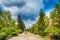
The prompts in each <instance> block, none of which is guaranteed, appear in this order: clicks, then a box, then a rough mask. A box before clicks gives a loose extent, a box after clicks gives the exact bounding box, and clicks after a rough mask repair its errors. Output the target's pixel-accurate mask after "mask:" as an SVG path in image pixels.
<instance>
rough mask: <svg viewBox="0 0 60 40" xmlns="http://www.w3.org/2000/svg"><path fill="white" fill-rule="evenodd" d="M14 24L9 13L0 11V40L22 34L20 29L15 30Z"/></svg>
mask: <svg viewBox="0 0 60 40" xmlns="http://www.w3.org/2000/svg"><path fill="white" fill-rule="evenodd" d="M15 23H16V22H15V20H14V19H12V17H11V13H10V12H9V11H3V12H1V11H0V40H5V39H6V37H12V36H16V35H17V34H18V33H22V30H21V29H19V30H18V29H16V27H17V25H16V24H15ZM23 26H24V25H23Z"/></svg>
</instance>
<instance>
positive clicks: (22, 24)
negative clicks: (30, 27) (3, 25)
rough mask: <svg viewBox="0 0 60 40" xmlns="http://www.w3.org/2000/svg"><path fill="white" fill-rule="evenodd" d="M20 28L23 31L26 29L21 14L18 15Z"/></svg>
mask: <svg viewBox="0 0 60 40" xmlns="http://www.w3.org/2000/svg"><path fill="white" fill-rule="evenodd" d="M18 29H20V30H22V31H24V29H25V25H24V23H23V21H22V19H21V16H20V15H18Z"/></svg>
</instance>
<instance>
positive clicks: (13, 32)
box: [2, 27, 17, 36]
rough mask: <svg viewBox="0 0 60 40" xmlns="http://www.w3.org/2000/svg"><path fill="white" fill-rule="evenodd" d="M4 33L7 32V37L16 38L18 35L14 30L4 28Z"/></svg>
mask: <svg viewBox="0 0 60 40" xmlns="http://www.w3.org/2000/svg"><path fill="white" fill-rule="evenodd" d="M2 31H3V32H6V34H7V35H11V36H15V35H17V32H16V30H15V29H14V28H10V27H9V28H4V29H2Z"/></svg>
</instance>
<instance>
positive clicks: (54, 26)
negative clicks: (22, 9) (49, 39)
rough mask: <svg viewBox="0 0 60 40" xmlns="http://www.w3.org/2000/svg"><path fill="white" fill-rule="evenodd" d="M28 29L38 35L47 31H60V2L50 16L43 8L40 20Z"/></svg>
mask: <svg viewBox="0 0 60 40" xmlns="http://www.w3.org/2000/svg"><path fill="white" fill-rule="evenodd" d="M27 30H28V31H29V32H31V33H34V34H38V35H42V34H43V33H45V32H49V33H60V4H59V3H58V4H56V5H55V8H54V9H53V10H52V11H51V12H50V17H48V16H46V15H45V13H44V11H43V10H42V9H41V10H40V13H39V18H38V21H37V22H36V23H35V24H33V25H32V27H30V28H29V29H27Z"/></svg>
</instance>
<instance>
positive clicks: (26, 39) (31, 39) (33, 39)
mask: <svg viewBox="0 0 60 40" xmlns="http://www.w3.org/2000/svg"><path fill="white" fill-rule="evenodd" d="M8 40H47V39H45V38H42V37H38V36H36V35H34V34H32V33H29V32H27V33H22V34H19V35H18V36H15V37H12V38H11V39H8Z"/></svg>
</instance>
